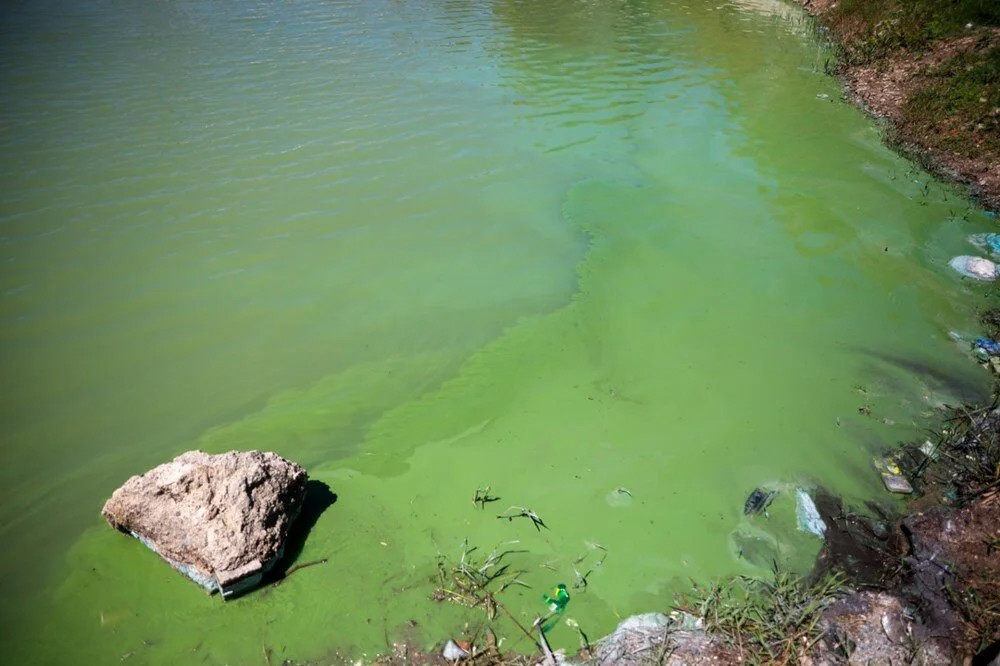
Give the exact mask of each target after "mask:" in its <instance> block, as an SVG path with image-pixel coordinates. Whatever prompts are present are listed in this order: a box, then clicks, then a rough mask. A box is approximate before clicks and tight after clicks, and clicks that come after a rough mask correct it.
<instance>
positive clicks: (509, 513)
mask: <svg viewBox="0 0 1000 666" xmlns="http://www.w3.org/2000/svg"><path fill="white" fill-rule="evenodd" d="M497 518H506V519H507V520H508V521H513V520H514V519H515V518H527V519H529V520H530V521H531V524H532V525H534V526H535V529H536V530H538V531H539V532H541V531H542V528H543V527H544V528H545V529H549V526H548V525H546V524H545V522H544V521H542V519H541V518H540V517H539V516H538V514H537V513H535V512H534V511H532V510H531V509H526V508H524V507H523V506H512V507H510V508H508V509H507V510H506V511H504V512H503V513H501V514H500V515H499V516H497Z"/></svg>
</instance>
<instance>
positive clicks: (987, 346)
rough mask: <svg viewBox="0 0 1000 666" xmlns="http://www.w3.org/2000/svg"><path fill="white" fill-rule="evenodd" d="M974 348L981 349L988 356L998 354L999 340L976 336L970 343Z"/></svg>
mask: <svg viewBox="0 0 1000 666" xmlns="http://www.w3.org/2000/svg"><path fill="white" fill-rule="evenodd" d="M972 347H973V348H974V349H982V350H983V351H984V352H986V353H987V354H989V355H990V356H1000V342H997V341H996V340H991V339H990V338H976V340H975V342H973V343H972Z"/></svg>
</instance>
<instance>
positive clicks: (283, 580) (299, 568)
mask: <svg viewBox="0 0 1000 666" xmlns="http://www.w3.org/2000/svg"><path fill="white" fill-rule="evenodd" d="M326 562H327V558H325V557H324V558H323V559H322V560H315V561H313V562H306V563H305V564H296V565H295V566H294V567H292V568H291V569H289V570H288V571H286V572H285V575H284V576H282V577H281V578H280V579H279V580H278V582H277V583H275V584H274V586H275V587H278V586H279V585H281V584H282V583H283V582H285V581H286V580H287V579H288V577H289V576H291V575H292V574H293V573H295V572H296V571H301V570H302V569H305V568H306V567H311V566H313V565H316V564H326Z"/></svg>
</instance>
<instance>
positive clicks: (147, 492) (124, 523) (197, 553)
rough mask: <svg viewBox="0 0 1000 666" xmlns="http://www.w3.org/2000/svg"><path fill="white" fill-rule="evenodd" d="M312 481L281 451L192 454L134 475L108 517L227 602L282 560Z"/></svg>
mask: <svg viewBox="0 0 1000 666" xmlns="http://www.w3.org/2000/svg"><path fill="white" fill-rule="evenodd" d="M307 480H308V477H307V475H306V472H305V470H304V469H302V467H300V466H299V465H296V464H295V463H293V462H289V461H288V460H285V459H284V458H282V457H281V456H279V455H277V454H275V453H261V452H260V451H247V452H242V451H230V452H228V453H222V454H218V455H211V454H208V453H204V452H203V451H188V452H187V453H184V454H182V455H180V456H177V457H176V458H174V460H173V461H171V462H168V463H165V464H163V465H160V466H159V467H155V468H153V469H151V470H150V471H148V472H146V473H145V474H142V475H140V476H133V477H132V478H130V479H129V480H128V481H126V482H125V485H123V486H122V487H121V488H119V489H118V490H116V491H115V492H114V494H113V495H112V496H111V499H109V500H108V501H107V502H106V503H105V505H104V509H103V510H102V513H103V514H104V517H105V518H106V519H107V521H108V524H109V525H111V526H112V527H114V528H115V529H117V530H121V531H122V532H126V533H128V534H131V535H133V536H135V537H136V538H138V539H139V540H140V541H142V542H143V543H144V544H146V545H147V546H149V548H151V549H152V550H154V551H155V552H156V553H158V554H159V555H160V556H161V557H162V558H163V559H165V560H166V561H167V562H169V563H170V564H171V565H172V566H173V567H174V568H176V569H177V570H179V571H181V572H182V573H184V574H186V575H187V576H189V577H190V578H191V579H192V580H194V581H195V582H197V583H198V584H199V585H201V586H202V587H204V588H206V589H207V590H209V591H212V592H214V591H219V592H221V593H222V595H223V597H227V596H230V595H231V594H234V593H237V592H241V591H244V590H246V589H249V588H251V587H253V586H255V585H257V584H258V583H259V582H260V579H261V577H262V576H263V574H264V573H265V572H266V571H267V570H268V569H270V568H271V567H272V566H273V565H274V564H275V562H277V561H278V559H280V557H281V555H282V552H283V549H284V544H285V539H286V538H287V536H288V531H289V527H290V525H291V524H292V522H293V521H294V520H295V518H296V517H297V516H298V513H299V510H300V509H301V508H302V502H303V499H304V497H305V492H306V481H307Z"/></svg>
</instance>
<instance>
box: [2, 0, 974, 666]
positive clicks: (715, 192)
mask: <svg viewBox="0 0 1000 666" xmlns="http://www.w3.org/2000/svg"><path fill="white" fill-rule="evenodd" d="M827 58H828V53H827V52H826V51H825V50H823V49H822V48H821V47H820V46H819V45H818V42H817V40H816V38H815V35H814V33H813V30H812V28H811V26H810V25H809V24H808V23H807V22H805V21H804V19H803V18H802V16H801V15H800V14H799V13H798V12H797V10H794V9H792V8H791V7H790V6H787V5H784V4H781V3H779V2H769V1H760V0H757V1H753V2H751V1H749V0H743V1H740V2H731V1H727V0H711V1H709V2H698V1H697V0H689V1H688V2H686V3H681V2H671V1H653V0H633V1H628V2H626V1H623V0H552V1H547V2H537V1H533V0H494V1H493V2H489V1H486V0H481V1H477V2H474V1H471V0H469V1H460V0H405V1H404V0H397V1H384V0H370V1H365V2H360V1H356V2H349V1H347V0H332V1H326V2H323V1H320V0H294V1H289V2H264V1H253V0H251V1H247V2H238V3H234V2H223V1H215V0H160V1H156V2H154V1H152V0H139V1H137V2H120V1H115V0H111V1H107V0H103V1H102V0H95V1H93V2H86V3H83V2H68V1H66V0H23V1H22V2H19V3H11V4H10V6H6V7H4V9H3V10H2V23H0V86H2V88H0V89H2V90H3V99H4V102H3V105H2V107H0V132H2V133H0V141H2V144H0V145H2V153H0V155H2V165H0V194H2V201H0V202H2V210H0V280H2V284H0V287H2V289H0V293H2V297H0V317H2V368H0V369H2V376H3V382H2V389H0V390H2V395H0V418H2V423H3V429H2V434H0V446H2V465H0V493H2V494H0V537H2V541H3V548H2V549H0V585H2V587H0V598H2V617H0V620H2V624H3V627H4V631H3V632H2V633H0V635H2V639H0V640H2V651H3V653H4V655H5V661H6V662H7V663H17V664H23V663H80V664H99V663H100V664H111V663H119V662H121V661H123V660H124V661H125V663H156V664H182V663H207V664H251V663H263V662H264V652H265V651H267V652H268V655H269V657H270V659H271V661H272V663H280V660H282V659H292V660H296V661H311V660H324V661H325V662H329V661H333V660H336V659H337V658H338V657H341V656H343V657H362V656H363V655H369V656H371V655H373V654H375V653H377V652H379V651H382V650H384V649H385V646H386V644H387V643H388V642H392V641H394V640H399V639H401V638H402V637H404V636H410V637H412V638H414V639H415V640H416V641H417V642H418V643H419V642H422V643H424V644H428V645H429V644H432V643H434V642H436V641H439V640H442V639H444V638H446V637H448V636H453V635H454V636H458V635H459V634H460V633H461V631H462V626H463V622H464V621H466V620H469V621H470V622H472V623H473V626H475V624H476V623H477V622H481V621H482V618H483V615H482V613H480V612H478V611H476V612H472V611H464V610H463V609H460V608H458V607H455V606H452V605H449V604H440V603H436V602H434V601H431V600H430V599H429V596H430V593H431V592H432V590H433V587H434V580H435V575H436V560H437V557H438V556H439V555H443V556H445V557H448V558H454V557H457V556H458V555H459V554H460V551H461V544H462V542H463V540H464V539H467V540H468V543H469V544H470V545H477V546H479V547H480V548H481V549H482V550H483V551H484V552H485V551H488V550H489V549H490V548H492V547H494V546H496V545H498V544H500V543H503V542H506V541H510V540H515V539H516V540H519V544H517V545H516V546H513V548H516V549H519V550H522V551H523V552H520V553H516V554H514V555H512V556H511V557H510V561H511V563H512V567H513V568H514V569H523V570H525V573H523V574H522V575H521V578H522V579H523V581H524V582H525V583H527V584H529V585H531V586H532V588H531V589H527V588H523V587H520V586H515V587H513V588H510V589H509V590H508V591H507V592H505V593H504V596H503V598H504V600H505V604H506V605H507V606H508V608H510V609H511V611H512V612H514V613H515V614H516V615H518V616H519V617H520V618H521V619H522V620H524V622H526V623H530V621H531V620H532V619H533V618H534V617H535V616H536V615H537V614H538V613H540V612H543V611H544V605H543V604H542V601H541V599H540V595H541V592H542V591H543V590H544V589H547V588H549V587H550V586H552V585H554V584H555V583H558V582H565V583H567V584H568V585H570V588H571V594H572V600H571V602H570V605H569V607H568V608H567V611H566V613H567V616H568V617H571V618H573V619H574V620H576V621H577V622H579V624H580V626H581V627H583V628H584V629H585V630H586V631H587V632H588V634H589V635H590V636H591V637H592V638H593V637H596V636H599V635H601V634H602V633H604V632H607V631H609V630H610V629H611V628H612V627H613V626H614V625H615V623H616V622H617V621H618V619H619V618H622V617H624V616H627V615H628V614H631V613H636V612H643V611H649V610H657V609H662V608H664V607H666V606H667V605H668V604H669V603H670V602H671V600H672V599H673V595H674V593H675V592H678V591H683V590H685V589H687V587H688V585H689V581H690V580H691V579H695V580H707V579H709V578H710V577H718V576H727V575H732V574H737V573H746V574H753V575H763V574H766V567H765V566H764V559H767V558H766V557H763V556H761V555H760V553H758V554H757V557H756V559H755V558H754V557H751V556H748V553H746V552H744V547H745V546H746V544H747V543H749V542H748V541H747V539H746V535H747V534H751V535H752V534H758V536H759V535H760V534H770V535H771V538H772V539H773V543H774V544H778V546H777V547H778V551H777V552H778V554H779V555H780V557H781V559H783V561H785V563H786V565H787V566H790V567H793V568H795V567H798V568H803V567H806V566H808V562H809V560H810V558H811V557H812V556H813V555H814V554H815V552H816V549H817V548H818V545H819V541H818V539H817V538H816V537H814V536H812V535H809V534H806V533H802V532H797V531H796V530H795V529H794V525H792V523H793V521H794V519H793V518H792V517H791V513H790V511H789V510H787V507H786V508H785V509H781V510H779V509H778V508H777V505H776V509H775V516H773V517H772V518H771V519H770V522H766V521H765V522H763V523H760V524H754V525H750V524H749V521H748V520H747V519H746V518H744V516H743V512H742V509H743V502H744V500H745V498H746V496H747V494H748V493H749V492H750V491H751V490H752V489H753V488H754V487H755V486H758V485H762V484H768V483H774V484H793V485H795V484H797V485H802V486H806V487H810V486H815V485H824V486H827V487H829V488H831V489H833V490H834V491H836V492H838V493H841V494H843V495H845V496H846V497H848V498H849V499H850V500H851V501H855V502H861V501H863V500H865V499H871V498H878V499H880V500H881V501H889V500H888V499H887V498H886V495H885V494H884V492H883V491H881V490H880V482H879V480H878V478H877V476H876V475H875V474H874V472H872V470H871V456H872V454H873V453H874V452H877V451H878V450H879V449H880V447H883V446H885V445H888V444H891V443H892V442H895V441H898V440H900V439H904V438H912V437H918V436H920V434H921V429H922V428H924V427H925V426H927V425H928V424H930V423H933V421H934V418H935V414H934V411H933V410H934V407H935V405H938V404H939V403H941V402H950V401H955V400H958V399H972V398H975V397H976V396H977V395H980V394H981V393H982V392H983V391H984V390H985V388H986V384H987V378H986V375H985V373H983V372H982V371H981V370H980V369H979V368H977V367H976V366H975V365H974V364H972V363H970V362H969V359H968V356H967V354H966V353H965V352H963V350H962V349H960V347H959V346H958V345H956V344H955V343H954V342H952V341H951V340H949V338H948V336H947V332H948V331H949V330H951V329H954V330H959V331H967V332H974V331H975V324H974V320H973V315H972V311H973V309H974V307H975V305H977V304H978V302H979V300H978V299H979V298H980V296H981V294H980V292H981V288H979V287H976V286H974V285H969V284H967V283H963V282H961V281H960V280H959V279H958V277H957V276H956V275H954V274H952V273H950V272H949V269H948V268H947V266H946V262H947V259H948V258H949V257H950V256H952V255H954V254H963V253H968V251H969V248H968V246H967V245H966V244H965V241H964V237H965V236H966V235H967V234H968V233H971V232H975V231H982V230H984V229H987V228H988V226H989V224H990V223H989V221H988V220H987V219H986V218H985V217H983V216H982V215H981V214H980V213H978V212H977V211H975V210H969V207H968V205H967V203H965V202H964V201H963V200H962V199H961V198H960V197H958V196H957V195H956V194H955V193H954V192H952V191H950V190H947V189H945V188H942V187H940V186H938V185H936V184H935V183H933V182H931V181H930V179H929V178H928V176H927V175H926V174H924V173H922V172H920V171H917V170H915V169H914V168H913V167H912V166H911V165H910V164H908V163H907V162H905V161H903V160H901V159H900V158H898V157H896V156H894V155H893V154H891V153H890V152H889V151H888V150H887V149H885V148H884V147H883V146H882V145H881V144H880V141H879V135H878V132H877V130H876V128H875V127H874V126H873V125H872V124H871V123H870V121H868V120H867V119H865V118H864V117H863V116H862V115H861V114H860V113H859V112H857V111H856V110H854V109H853V108H851V107H849V106H848V105H845V104H844V103H842V102H840V101H839V94H838V88H837V85H836V83H835V82H834V81H833V80H832V79H830V78H828V77H826V76H825V75H824V74H823V66H824V63H825V62H826V60H827ZM863 406H869V407H870V408H871V411H872V414H871V415H866V414H860V413H859V412H858V409H859V407H863ZM195 447H200V448H203V449H206V450H209V451H224V450H229V449H232V448H256V449H265V450H274V451H277V452H279V453H281V454H283V455H285V456H287V457H289V458H292V459H294V460H296V461H298V462H300V463H301V464H303V465H305V466H306V467H307V468H308V470H309V473H310V475H311V477H312V478H314V479H316V480H318V481H321V482H323V483H325V484H327V485H328V486H329V488H330V490H331V491H332V492H333V493H336V496H337V501H336V502H335V503H334V504H333V505H332V506H329V507H328V508H327V509H326V510H325V511H324V512H323V513H322V514H321V515H319V516H318V517H317V516H312V517H311V518H312V519H315V525H313V527H312V530H311V531H310V533H309V534H308V538H307V540H306V541H305V543H304V546H302V550H301V552H300V553H298V555H297V560H296V561H298V562H307V561H312V560H316V559H319V558H324V557H326V558H329V562H328V563H327V564H325V565H321V566H315V567H310V568H308V569H305V570H303V571H301V572H300V573H297V574H296V575H295V576H293V577H291V578H289V579H288V580H287V582H286V583H284V584H283V585H281V586H280V587H277V588H268V589H267V590H263V591H260V592H257V593H254V594H251V595H248V596H246V597H244V598H242V599H240V600H238V601H235V602H232V603H226V604H223V603H222V602H221V601H220V600H219V599H218V598H217V597H206V596H204V595H202V594H201V593H200V592H199V591H198V590H197V589H196V588H195V587H194V586H193V585H192V584H191V583H190V582H188V581H186V580H185V579H183V578H182V577H181V576H179V575H177V574H176V573H174V572H173V571H171V570H170V569H169V568H168V567H167V566H165V565H163V564H162V563H161V562H160V561H158V559H157V558H156V557H155V556H153V555H152V554H151V553H149V552H148V551H146V550H145V549H144V548H142V547H141V545H140V544H138V543H137V542H135V541H133V540H130V539H126V538H124V537H123V536H122V535H120V534H118V533H115V532H113V531H112V530H110V529H108V528H107V526H106V525H104V524H103V523H102V521H101V518H100V516H99V509H100V507H101V504H102V502H103V500H104V499H105V498H106V497H107V496H108V495H109V494H110V493H111V491H112V490H114V488H116V487H117V486H118V485H119V484H120V483H122V482H123V481H124V480H125V479H126V478H127V477H128V476H129V475H131V474H135V473H138V472H141V471H143V470H145V469H148V468H149V467H151V466H153V465H155V464H158V463H160V462H163V461H165V460H167V459H169V458H171V457H172V456H174V455H176V454H177V453H179V452H181V451H184V450H187V449H190V448H195ZM487 485H489V486H491V488H492V492H493V494H495V495H498V496H500V497H501V498H502V500H500V501H499V502H496V503H493V504H490V505H488V506H487V507H486V508H485V509H480V508H477V507H476V506H474V505H473V503H472V497H473V493H474V491H475V489H476V488H477V487H478V488H484V487H486V486H487ZM618 488H622V489H625V490H627V491H628V493H625V492H623V491H616V489H618ZM629 493H630V494H629ZM509 505H518V506H524V507H529V508H532V509H534V510H535V511H536V512H537V513H538V514H539V515H540V516H541V517H542V518H543V519H544V521H545V523H546V524H547V525H548V526H549V528H550V529H548V530H542V531H536V530H535V529H534V528H533V527H532V525H531V524H530V522H528V521H526V520H516V521H511V522H508V521H505V520H497V519H496V517H495V516H496V515H497V514H498V513H500V512H501V511H502V510H503V509H504V508H506V507H507V506H509ZM782 521H784V523H787V524H786V525H785V527H786V528H787V529H784V528H782V526H781V524H779V523H782ZM754 530H757V532H754ZM740 535H743V536H742V537H741V536H740ZM595 544H601V546H603V547H604V549H606V550H600V549H596V547H595ZM598 553H606V559H604V561H603V564H602V565H601V566H599V567H594V566H593V565H594V564H595V563H596V562H597V561H599V558H598V555H597V554H598ZM581 555H587V559H585V560H584V561H583V562H582V563H576V560H577V558H578V557H579V556H581ZM543 565H544V566H543ZM585 568H586V569H585ZM574 569H576V570H577V571H578V572H579V574H584V573H585V572H586V570H590V569H592V570H593V571H592V573H591V574H590V575H589V576H588V580H587V582H588V584H587V586H586V589H583V588H582V587H573V583H574V582H577V572H575V571H574ZM497 626H498V632H499V633H500V634H501V635H503V636H506V637H507V638H508V643H506V645H512V646H513V647H515V648H518V647H520V649H528V647H529V646H528V644H527V643H526V641H524V640H523V639H521V640H520V642H518V634H517V632H516V631H515V630H514V629H512V628H511V626H509V625H506V624H504V623H503V622H499V623H498V625H497ZM550 636H551V639H552V641H553V643H554V644H555V645H556V646H557V647H559V646H561V647H573V646H575V645H576V643H577V637H576V634H575V633H574V632H573V630H572V629H570V628H569V627H567V626H566V625H565V623H560V624H558V625H557V626H556V627H555V628H553V629H552V631H551V634H550Z"/></svg>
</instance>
